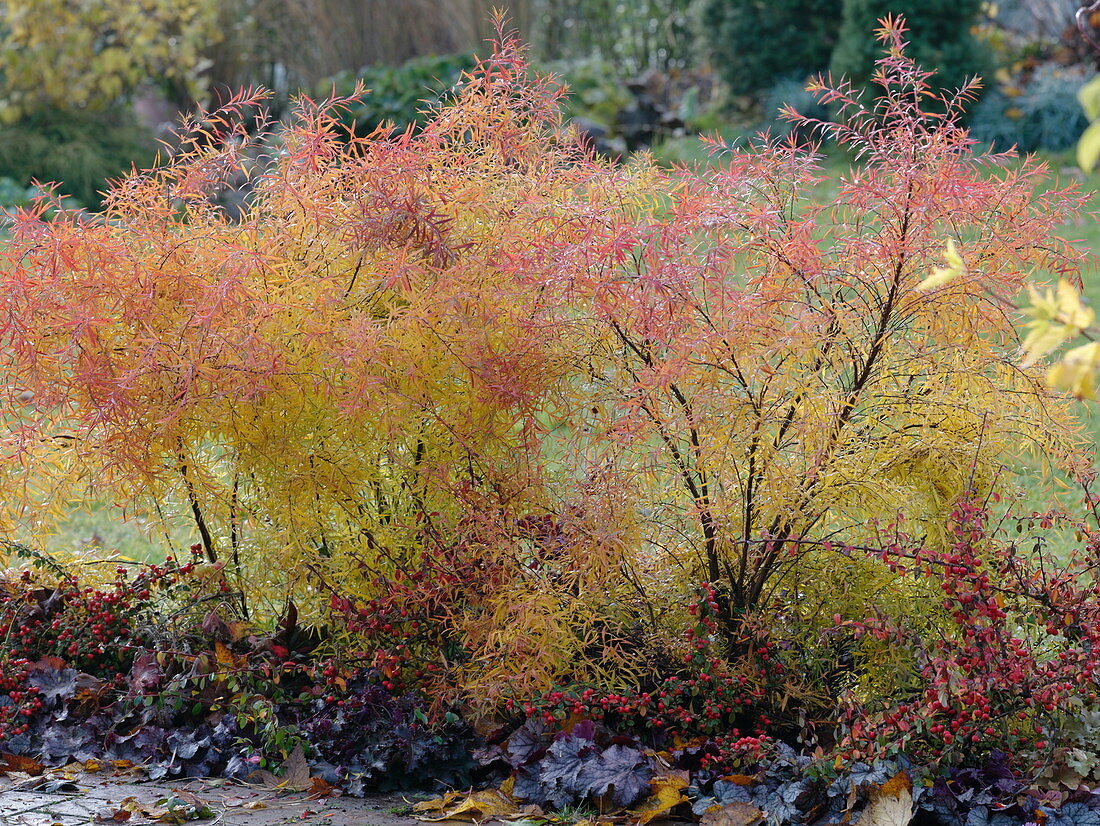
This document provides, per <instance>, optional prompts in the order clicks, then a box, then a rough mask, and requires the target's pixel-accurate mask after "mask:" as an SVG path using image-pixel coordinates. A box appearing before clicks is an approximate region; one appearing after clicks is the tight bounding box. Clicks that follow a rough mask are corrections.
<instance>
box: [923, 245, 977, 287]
mask: <svg viewBox="0 0 1100 826" xmlns="http://www.w3.org/2000/svg"><path fill="white" fill-rule="evenodd" d="M943 257H944V259H945V260H946V261H947V266H946V267H933V268H932V274H931V275H930V276H928V277H927V278H926V279H924V280H923V281H922V282H920V283H919V284H918V285H917V289H918V290H931V289H934V288H935V287H942V286H943V285H944V284H947V283H949V282H951V281H954V280H955V279H956V278H958V277H959V276H962V275H966V263H965V262H964V261H963V259H962V256H961V255H959V248H958V247H957V246H956V245H955V239H953V238H948V239H947V250H946V251H945V252H944V256H943Z"/></svg>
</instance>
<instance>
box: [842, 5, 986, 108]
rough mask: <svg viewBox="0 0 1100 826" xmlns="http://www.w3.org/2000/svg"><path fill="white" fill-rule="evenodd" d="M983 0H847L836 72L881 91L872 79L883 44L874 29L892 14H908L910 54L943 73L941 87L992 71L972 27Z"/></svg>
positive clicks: (937, 82)
mask: <svg viewBox="0 0 1100 826" xmlns="http://www.w3.org/2000/svg"><path fill="white" fill-rule="evenodd" d="M982 6H983V3H982V2H981V0H844V5H843V10H842V20H841V25H840V33H839V35H838V37H837V43H836V48H835V49H834V50H833V54H832V57H831V60H830V64H829V65H830V68H831V70H832V72H833V74H834V75H844V76H845V77H847V78H848V79H849V80H851V81H852V82H854V83H855V84H857V85H860V86H864V87H868V88H871V89H872V91H873V92H875V93H876V94H877V93H878V88H879V87H878V86H877V85H876V86H872V85H871V83H870V80H871V75H872V72H873V71H874V67H875V61H876V59H877V58H878V54H879V46H878V44H877V43H876V42H875V38H874V36H873V34H872V33H873V32H874V31H875V29H876V27H877V26H878V21H879V20H880V19H882V18H883V17H885V16H887V15H894V16H897V15H902V16H903V17H904V18H905V24H906V26H907V28H908V31H907V32H906V35H905V36H906V40H908V42H909V44H910V45H909V54H910V56H911V57H912V58H913V59H914V60H915V61H916V62H917V63H918V64H919V65H920V66H921V67H922V68H924V69H927V70H934V71H935V72H936V73H937V74H936V76H935V78H934V80H933V81H932V82H933V83H934V85H935V88H937V89H941V90H948V91H951V90H954V89H958V88H961V87H962V85H963V84H964V83H965V82H966V81H967V80H969V79H971V78H973V77H976V76H982V77H984V76H987V75H989V74H990V73H991V71H992V65H991V61H990V59H989V57H988V55H987V53H986V50H985V48H984V46H983V45H982V43H981V42H979V41H978V40H977V38H975V37H974V34H973V31H972V27H973V26H974V24H975V23H976V22H977V21H978V20H979V19H980V18H981V16H982V14H983V10H982Z"/></svg>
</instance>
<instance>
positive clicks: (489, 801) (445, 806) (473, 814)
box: [413, 789, 516, 821]
mask: <svg viewBox="0 0 1100 826" xmlns="http://www.w3.org/2000/svg"><path fill="white" fill-rule="evenodd" d="M514 814H516V802H515V800H513V799H512V798H511V797H510V796H509V795H507V794H505V793H504V792H502V791H501V790H500V789H486V790H485V791H483V792H472V793H470V794H465V793H463V792H447V794H445V795H443V796H442V797H436V798H433V799H432V800H424V801H421V802H420V803H417V804H416V805H414V806H413V817H415V818H416V819H417V820H427V821H438V820H473V821H481V820H494V819H495V820H499V819H501V818H507V817H511V816H512V815H514Z"/></svg>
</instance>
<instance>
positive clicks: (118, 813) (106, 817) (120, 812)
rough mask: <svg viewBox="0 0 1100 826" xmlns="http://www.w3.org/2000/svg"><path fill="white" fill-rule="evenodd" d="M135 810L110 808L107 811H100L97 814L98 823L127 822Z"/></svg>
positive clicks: (96, 820)
mask: <svg viewBox="0 0 1100 826" xmlns="http://www.w3.org/2000/svg"><path fill="white" fill-rule="evenodd" d="M133 814H134V813H133V812H131V811H129V810H128V809H115V810H114V811H111V810H108V811H106V812H100V813H99V814H97V815H96V816H95V822H96V823H125V822H126V821H128V820H129V819H130V818H131V817H133Z"/></svg>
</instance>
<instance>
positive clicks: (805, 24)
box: [702, 0, 870, 95]
mask: <svg viewBox="0 0 1100 826" xmlns="http://www.w3.org/2000/svg"><path fill="white" fill-rule="evenodd" d="M840 19H841V0H826V2H818V1H817V0H778V2H766V0H707V2H706V3H705V4H704V6H703V12H702V31H703V32H704V36H705V38H706V41H707V43H708V44H709V47H710V52H711V55H712V58H713V60H714V63H715V66H716V67H717V69H718V72H719V73H720V74H721V76H722V79H723V80H725V82H726V83H727V84H728V86H729V88H730V91H731V92H732V93H733V94H735V95H756V94H758V93H759V92H760V91H761V90H763V89H768V88H771V87H772V86H774V85H775V83H776V82H777V81H778V80H780V79H782V78H785V77H797V78H799V79H803V78H806V77H808V76H809V75H810V74H812V73H814V72H818V71H820V70H822V69H824V68H826V67H827V66H828V65H829V58H830V55H831V54H832V52H833V47H834V45H835V44H836V39H837V35H838V33H839V31H840ZM868 31H870V29H869V28H865V29H863V30H861V34H864V35H865V34H866V33H867V32H868Z"/></svg>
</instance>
